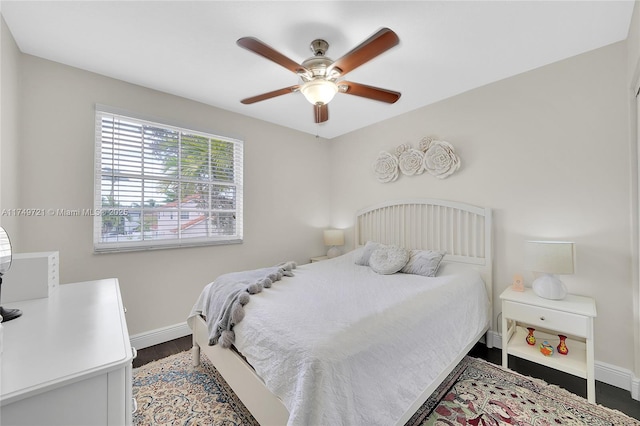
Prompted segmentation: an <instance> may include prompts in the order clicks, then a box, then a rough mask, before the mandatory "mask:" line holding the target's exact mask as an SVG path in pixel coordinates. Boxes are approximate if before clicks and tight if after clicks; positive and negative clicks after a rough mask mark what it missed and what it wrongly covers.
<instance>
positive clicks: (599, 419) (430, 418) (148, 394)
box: [133, 351, 640, 426]
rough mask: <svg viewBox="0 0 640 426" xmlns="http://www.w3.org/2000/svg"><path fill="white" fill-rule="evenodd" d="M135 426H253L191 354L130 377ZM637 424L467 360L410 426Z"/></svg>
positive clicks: (208, 366)
mask: <svg viewBox="0 0 640 426" xmlns="http://www.w3.org/2000/svg"><path fill="white" fill-rule="evenodd" d="M133 394H134V397H135V398H136V401H137V403H138V410H137V411H136V413H135V414H134V418H133V420H134V424H136V425H140V426H142V425H145V426H146V425H225V426H232V425H237V426H239V425H258V422H256V420H255V419H254V418H253V416H251V414H250V413H249V411H248V410H247V409H246V407H245V406H244V405H243V404H242V402H241V401H240V400H239V399H238V397H237V396H236V395H235V394H234V393H233V391H232V390H231V388H229V386H228V385H227V384H226V382H225V381H224V379H223V378H222V377H221V376H220V374H219V373H218V372H217V371H216V369H215V368H214V367H213V365H211V363H210V362H209V360H208V359H207V358H206V357H205V356H203V357H202V363H201V364H200V366H199V367H192V366H191V353H190V352H189V351H186V352H182V353H179V354H176V355H172V356H170V357H168V358H164V359H161V360H159V361H155V362H152V363H149V364H147V365H145V366H143V367H140V368H137V369H135V370H134V373H133ZM511 424H512V425H589V426H591V425H595V426H598V425H640V422H638V421H637V420H634V419H632V418H630V417H628V416H626V415H624V414H622V413H620V412H618V411H614V410H610V409H608V408H605V407H602V406H599V405H593V404H589V403H588V402H587V401H586V400H585V399H584V398H580V397H578V396H575V395H574V394H572V393H570V392H567V391H565V390H563V389H560V388H558V387H557V386H553V385H549V384H547V383H545V382H543V381H541V380H538V379H532V378H530V377H525V376H522V375H520V374H517V373H513V372H511V371H507V370H504V369H502V367H499V366H496V365H493V364H491V363H488V362H486V361H483V360H480V359H475V358H471V357H466V358H465V359H463V360H462V362H461V363H460V364H459V365H458V366H457V367H456V368H455V369H454V371H453V372H452V373H451V374H450V375H449V376H448V377H447V379H446V380H445V381H444V382H443V383H442V384H441V385H440V387H438V389H437V390H436V391H435V392H434V393H433V395H431V397H429V399H428V400H427V402H425V403H424V404H423V406H422V407H421V408H420V410H418V412H417V413H416V414H415V415H414V416H413V417H412V418H411V420H410V421H409V422H408V423H407V426H423V425H443V426H444V425H451V426H453V425H482V426H485V425H511Z"/></svg>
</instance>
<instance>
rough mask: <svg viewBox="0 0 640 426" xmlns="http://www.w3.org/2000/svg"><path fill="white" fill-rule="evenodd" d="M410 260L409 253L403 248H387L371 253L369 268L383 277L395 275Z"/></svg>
mask: <svg viewBox="0 0 640 426" xmlns="http://www.w3.org/2000/svg"><path fill="white" fill-rule="evenodd" d="M408 260H409V251H408V250H406V249H403V248H402V247H396V246H386V247H381V248H378V249H376V250H375V251H374V252H373V253H371V257H370V258H369V266H371V269H373V270H374V271H375V272H377V273H379V274H383V275H389V274H395V273H396V272H398V271H399V270H400V269H402V267H403V266H404V265H406V264H407V261H408Z"/></svg>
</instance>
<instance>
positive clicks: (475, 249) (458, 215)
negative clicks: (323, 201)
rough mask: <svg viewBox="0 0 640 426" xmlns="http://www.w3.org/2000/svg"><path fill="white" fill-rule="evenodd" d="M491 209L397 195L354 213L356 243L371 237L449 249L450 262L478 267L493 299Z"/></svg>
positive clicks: (415, 246)
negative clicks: (398, 197)
mask: <svg viewBox="0 0 640 426" xmlns="http://www.w3.org/2000/svg"><path fill="white" fill-rule="evenodd" d="M491 226H492V225H491V209H489V208H482V207H476V206H472V205H469V204H464V203H458V202H453V201H443V200H435V199H410V200H397V201H390V202H385V203H380V204H376V205H374V206H371V207H367V208H364V209H362V210H359V211H358V212H357V213H356V222H355V237H356V240H355V245H356V247H360V246H362V245H364V244H366V242H367V241H376V242H379V243H383V244H394V245H398V246H400V247H404V248H406V249H421V250H427V249H429V250H445V251H446V252H447V256H446V257H445V259H446V260H448V261H454V262H460V263H466V264H470V265H473V266H474V267H476V268H477V269H478V270H479V271H480V274H481V275H482V278H483V279H484V282H485V284H486V286H487V294H488V295H489V299H490V300H491V302H492V304H493V270H492V269H493V258H492V250H491V248H492V238H491V237H492V230H491V229H492V228H491Z"/></svg>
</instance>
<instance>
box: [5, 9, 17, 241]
mask: <svg viewBox="0 0 640 426" xmlns="http://www.w3.org/2000/svg"><path fill="white" fill-rule="evenodd" d="M19 55H20V51H19V50H18V46H16V42H15V40H14V39H13V36H12V35H11V32H9V28H8V27H7V24H6V23H5V22H4V18H2V17H1V16H0V212H1V211H2V209H3V208H7V206H11V205H17V204H18V203H19V202H18V199H19V193H20V192H19V187H18V179H17V178H16V175H17V165H18V144H19V133H18V123H19V118H18V106H19V94H18V90H19V89H18V88H19V72H18V61H19ZM0 225H2V226H3V227H4V228H5V229H6V230H7V232H8V233H9V234H10V236H11V239H12V241H13V243H14V245H15V246H17V247H19V245H20V244H19V240H20V234H19V232H18V226H17V223H16V220H15V218H14V217H11V216H3V215H1V214H0Z"/></svg>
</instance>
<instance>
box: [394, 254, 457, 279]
mask: <svg viewBox="0 0 640 426" xmlns="http://www.w3.org/2000/svg"><path fill="white" fill-rule="evenodd" d="M445 254H447V252H446V251H435V250H411V252H410V253H409V261H408V262H407V263H406V265H404V267H403V268H402V270H401V272H404V273H405V274H415V275H424V276H425V277H435V276H436V273H437V272H438V268H439V267H440V262H441V261H442V258H443V257H444V255H445Z"/></svg>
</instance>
